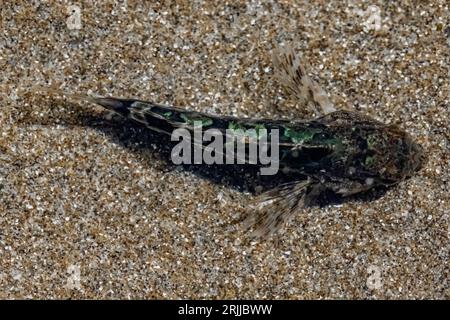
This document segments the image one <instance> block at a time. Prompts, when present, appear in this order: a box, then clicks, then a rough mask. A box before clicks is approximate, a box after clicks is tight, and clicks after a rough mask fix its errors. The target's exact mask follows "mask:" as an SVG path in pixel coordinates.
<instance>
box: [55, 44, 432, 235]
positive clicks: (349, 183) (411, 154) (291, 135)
mask: <svg viewBox="0 0 450 320" xmlns="http://www.w3.org/2000/svg"><path fill="white" fill-rule="evenodd" d="M273 61H274V70H275V73H276V76H277V78H278V79H279V81H280V82H281V83H282V84H283V85H284V87H285V89H286V90H287V91H288V92H289V93H290V94H292V95H294V96H295V97H296V98H297V99H299V100H301V101H302V102H304V104H305V105H306V106H308V107H310V108H311V109H312V110H313V111H314V112H315V113H316V114H319V115H321V116H319V117H318V118H316V119H313V120H310V121H300V120H297V119H292V120H273V119H245V118H235V117H223V116H215V115H211V114H207V113H200V112H194V111H188V110H185V109H181V108H176V107H170V106H165V105H160V104H155V103H151V102H146V101H139V100H134V99H118V98H104V97H90V96H79V95H69V96H70V97H72V98H76V99H82V100H85V101H89V102H93V103H96V104H98V105H101V106H103V107H105V108H106V109H108V110H112V111H114V112H115V113H118V114H120V115H121V116H124V117H127V118H130V119H132V120H133V121H136V122H139V123H141V124H144V125H145V126H147V127H148V128H149V129H151V130H156V131H159V132H164V133H167V134H171V133H172V132H173V130H174V129H176V128H185V129H187V130H189V131H193V130H194V128H195V125H194V123H197V124H198V123H200V124H201V125H202V126H203V127H204V128H208V129H209V128H214V129H217V130H218V131H219V132H225V130H226V129H230V128H237V127H238V128H242V129H257V130H258V129H261V128H264V129H267V130H268V132H270V130H272V129H277V130H278V132H279V142H278V145H277V147H278V148H279V150H280V158H279V164H280V167H281V168H282V170H283V172H285V173H286V172H287V174H293V175H294V174H298V175H299V176H303V177H305V179H301V180H298V181H293V182H289V183H286V184H283V185H280V186H278V187H276V188H274V189H272V190H269V191H268V192H265V193H263V194H261V195H260V196H259V197H258V203H259V204H260V205H259V206H258V208H257V209H256V210H255V214H254V215H251V217H249V218H248V219H247V220H246V224H247V225H250V226H251V227H252V228H253V235H254V236H256V237H266V236H268V235H270V234H272V233H273V232H275V231H276V230H278V229H279V228H280V227H281V226H282V225H283V224H284V223H285V222H286V221H287V220H288V219H289V218H290V217H292V215H293V214H294V213H296V212H298V211H300V210H301V209H302V207H303V206H305V205H308V204H310V203H313V202H314V201H315V200H316V199H317V198H318V197H319V196H320V195H321V194H323V193H324V192H330V191H331V192H334V193H335V194H338V195H340V196H343V197H346V196H349V195H352V194H356V193H359V192H363V191H367V190H369V189H371V188H373V187H375V186H380V185H381V186H388V185H393V184H395V183H398V182H399V181H401V180H404V179H405V178H408V177H410V176H411V175H413V174H414V173H415V172H416V171H417V170H419V168H420V167H421V165H422V163H423V152H422V149H421V147H420V146H419V145H418V144H416V143H414V142H413V141H412V139H411V138H410V137H409V136H408V134H407V133H405V132H404V131H402V130H400V129H398V128H397V127H395V126H393V125H385V124H383V123H381V122H379V121H376V120H374V119H372V118H370V117H368V116H365V115H362V114H360V113H357V112H352V111H344V110H336V108H335V106H334V105H333V104H332V103H331V101H330V100H329V98H328V96H327V94H326V92H325V91H324V90H323V89H322V88H321V87H320V86H319V85H318V83H317V82H315V81H314V80H312V78H311V77H309V76H308V75H307V73H306V70H305V68H304V66H303V65H302V64H301V62H300V59H299V57H298V56H297V55H296V54H295V52H294V51H293V50H292V49H291V48H283V49H280V50H276V51H275V54H274V59H273ZM47 91H52V90H47ZM53 91H54V90H53ZM65 95H67V94H65ZM269 134H270V133H269Z"/></svg>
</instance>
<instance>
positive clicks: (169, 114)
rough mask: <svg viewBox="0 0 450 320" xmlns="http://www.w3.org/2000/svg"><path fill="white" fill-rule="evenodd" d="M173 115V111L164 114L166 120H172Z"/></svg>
mask: <svg viewBox="0 0 450 320" xmlns="http://www.w3.org/2000/svg"><path fill="white" fill-rule="evenodd" d="M172 114H173V113H172V111H167V112H164V113H163V114H162V115H163V117H164V118H166V119H170V117H171V116H172Z"/></svg>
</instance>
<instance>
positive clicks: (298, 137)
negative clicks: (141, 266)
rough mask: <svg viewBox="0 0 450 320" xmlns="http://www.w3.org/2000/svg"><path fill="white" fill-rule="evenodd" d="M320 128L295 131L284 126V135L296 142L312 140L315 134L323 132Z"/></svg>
mask: <svg viewBox="0 0 450 320" xmlns="http://www.w3.org/2000/svg"><path fill="white" fill-rule="evenodd" d="M321 131H322V130H320V129H307V130H303V131H295V130H293V129H291V128H289V127H284V136H285V137H286V138H289V139H291V141H292V142H293V143H295V144H300V143H305V142H310V141H311V140H312V139H313V137H314V134H316V133H319V132H321Z"/></svg>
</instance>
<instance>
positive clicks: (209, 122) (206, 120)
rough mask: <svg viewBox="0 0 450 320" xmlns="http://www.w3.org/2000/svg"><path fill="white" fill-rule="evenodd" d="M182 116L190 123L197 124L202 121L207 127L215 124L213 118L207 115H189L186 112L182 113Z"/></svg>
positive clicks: (203, 125) (202, 124) (201, 123)
mask: <svg viewBox="0 0 450 320" xmlns="http://www.w3.org/2000/svg"><path fill="white" fill-rule="evenodd" d="M180 118H181V119H183V120H184V122H186V123H187V124H189V125H195V124H196V123H197V122H200V125H201V126H202V127H207V126H210V125H212V124H213V120H212V119H211V118H207V117H192V118H191V117H189V116H188V115H187V114H186V113H181V114H180Z"/></svg>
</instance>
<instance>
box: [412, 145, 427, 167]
mask: <svg viewBox="0 0 450 320" xmlns="http://www.w3.org/2000/svg"><path fill="white" fill-rule="evenodd" d="M409 155H410V165H409V169H410V172H409V173H410V175H412V174H413V173H415V172H417V171H419V170H420V169H422V168H423V166H424V165H425V163H426V162H427V155H426V153H425V152H424V150H423V148H422V146H421V145H419V144H417V143H415V142H413V141H410V143H409Z"/></svg>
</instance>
